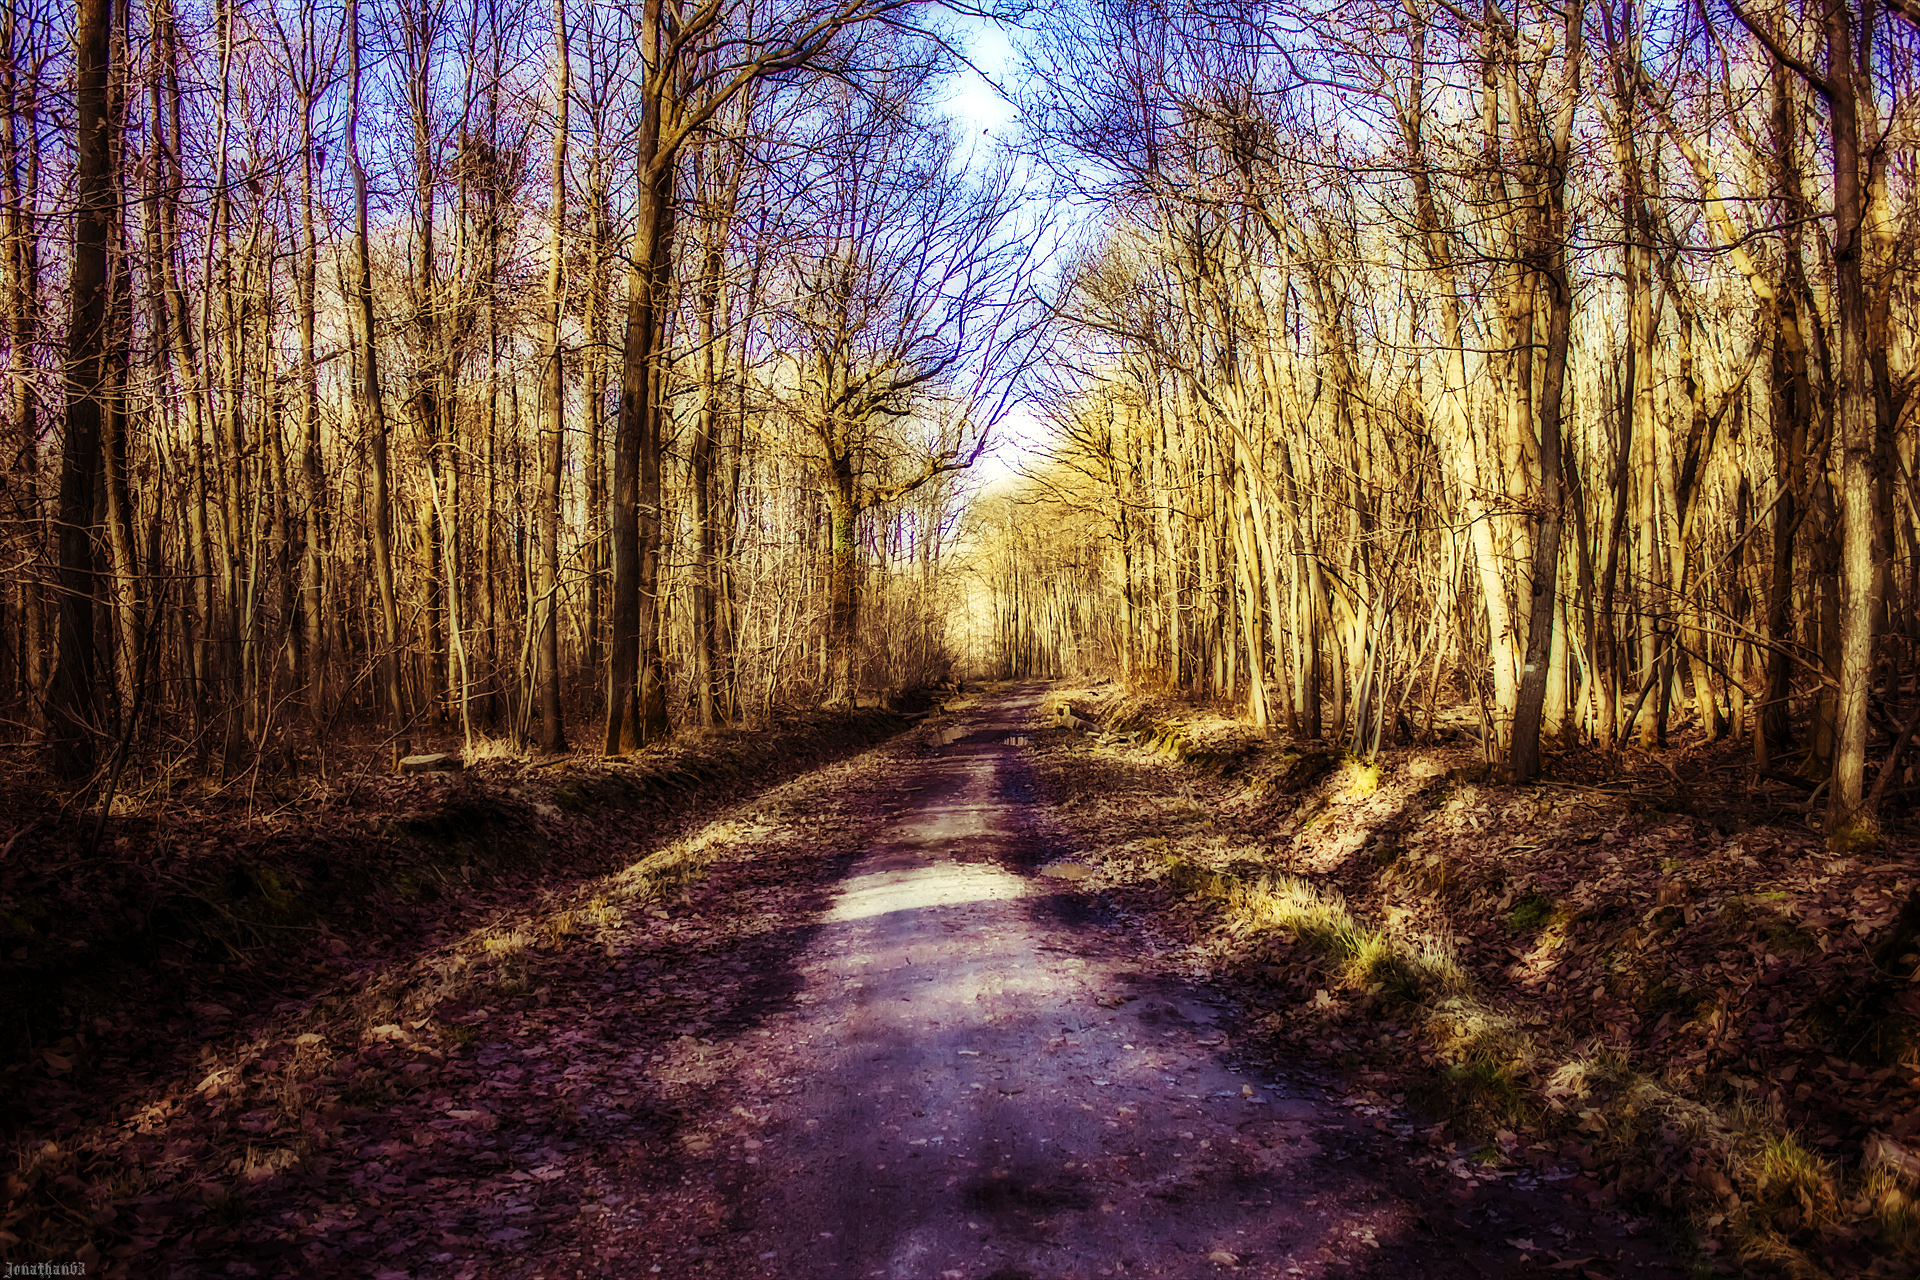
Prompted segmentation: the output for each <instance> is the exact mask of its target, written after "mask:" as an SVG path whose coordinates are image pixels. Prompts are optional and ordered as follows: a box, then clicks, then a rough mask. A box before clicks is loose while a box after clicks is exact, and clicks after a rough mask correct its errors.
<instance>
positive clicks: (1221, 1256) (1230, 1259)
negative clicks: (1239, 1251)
mask: <svg viewBox="0 0 1920 1280" xmlns="http://www.w3.org/2000/svg"><path fill="white" fill-rule="evenodd" d="M1207 1261H1208V1262H1217V1263H1219V1264H1220V1265H1221V1266H1223V1267H1232V1266H1238V1265H1239V1263H1240V1259H1238V1258H1236V1257H1234V1256H1233V1255H1232V1254H1230V1253H1228V1252H1227V1251H1226V1250H1225V1249H1215V1250H1214V1251H1213V1252H1212V1253H1210V1254H1208V1255H1207Z"/></svg>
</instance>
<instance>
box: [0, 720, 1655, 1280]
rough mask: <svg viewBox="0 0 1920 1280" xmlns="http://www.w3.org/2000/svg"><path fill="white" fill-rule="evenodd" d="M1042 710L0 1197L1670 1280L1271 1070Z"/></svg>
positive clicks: (778, 1243)
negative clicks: (1068, 827) (1105, 823)
mask: <svg viewBox="0 0 1920 1280" xmlns="http://www.w3.org/2000/svg"><path fill="white" fill-rule="evenodd" d="M1038 698H1039V690H1038V689H1037V688H1033V687H1028V688H1024V689H1019V690H1015V691H1014V692H1012V693H1011V694H1009V695H1005V696H1000V697H996V698H994V699H991V700H988V701H984V702H981V703H978V704H976V705H974V706H973V707H972V708H970V709H966V710H963V711H960V712H959V714H958V715H957V716H956V717H955V718H953V719H950V720H943V721H938V722H935V723H933V724H930V725H929V726H928V727H925V728H922V729H920V730H917V731H915V732H914V733H911V734H908V735H904V736H902V737H901V738H898V739H896V740H894V741H893V742H891V743H889V744H887V745H885V746H883V747H881V748H879V749H877V750H874V751H871V752H868V753H866V754H865V755H862V756H859V757H856V758H854V759H851V760H847V761H843V762H841V763H839V764H834V765H830V766H827V767H825V768H822V769H819V770H817V771H815V772H813V773H811V774H808V775H806V776H804V777H802V778H799V779H797V780H795V781H793V782H790V783H787V784H784V785H782V786H778V787H774V788H771V789H769V790H768V791H767V792H766V793H764V794H763V795H761V796H759V797H757V798H756V799H754V800H752V801H749V802H747V803H745V804H742V805H739V806H737V807H736V808H734V809H732V810H729V811H727V812H725V813H722V814H721V815H719V817H718V818H717V819H716V820H715V821H714V822H713V823H712V824H711V825H710V826H709V827H707V828H706V829H705V830H704V831H702V832H699V833H697V834H696V835H694V836H693V837H691V838H690V839H688V840H687V841H684V842H682V843H683V846H684V849H685V850H686V851H688V856H691V855H692V854H694V853H697V854H698V857H699V859H700V860H701V862H702V864H703V865H704V868H705V870H704V872H703V873H701V874H699V875H697V876H694V877H692V878H689V879H687V880H686V881H685V883H684V887H682V888H680V890H679V891H678V894H677V896H669V897H666V898H662V897H660V896H659V894H658V893H657V892H654V891H652V890H649V892H648V894H646V895H642V896H638V897H634V898H632V899H631V900H630V901H627V900H623V899H622V897H621V892H620V884H621V883H622V880H621V877H620V876H613V877H608V878H607V879H606V880H605V881H604V882H603V883H600V884H599V885H597V886H596V885H593V884H589V885H585V886H583V887H582V888H581V889H580V891H579V893H578V894H576V895H575V896H574V898H571V899H568V900H566V901H549V902H543V904H542V905H541V906H540V907H539V908H538V911H537V912H536V913H535V914H532V915H529V916H528V917H527V918H526V919H524V920H520V921H517V922H513V923H512V926H511V928H510V929H506V927H505V926H502V927H501V928H496V929H494V930H492V931H491V932H489V933H488V934H487V936H486V938H484V939H479V940H478V941H476V940H475V939H468V940H466V941H465V942H462V943H460V944H459V946H463V947H466V948H467V950H468V951H471V952H473V953H475V954H484V955H487V956H495V957H496V962H495V964H494V967H493V968H492V969H490V970H487V973H488V974H490V975H491V976H490V977H489V979H488V981H489V982H491V983H492V985H491V986H488V985H485V984H479V985H475V984H476V983H478V982H479V980H478V979H477V978H470V979H462V980H461V981H455V980H454V978H453V977H452V976H451V975H452V974H453V972H454V970H455V968H457V966H455V965H453V964H452V963H451V962H450V961H446V960H445V958H444V957H443V958H442V959H439V960H436V959H435V958H434V957H433V956H429V957H427V959H426V960H424V961H422V962H421V965H420V966H419V971H420V973H421V974H423V975H428V976H430V977H432V978H433V979H434V981H435V982H438V983H439V985H438V986H437V987H435V986H432V985H431V984H427V983H426V981H425V978H422V980H421V981H422V982H423V984H425V985H426V987H427V989H426V990H424V991H423V993H421V994H419V995H417V996H416V997H415V998H413V999H411V1001H410V1002H409V1003H408V1004H407V1006H406V1016H402V1017H400V1018H399V1019H398V1020H397V1021H395V1022H391V1023H381V1024H379V1025H364V1026H354V1027H352V1028H350V1029H343V1028H341V1027H339V1026H326V1027H318V1028H317V1029H315V1030H307V1029H305V1027H304V1026H303V1025H302V1024H301V1023H300V1022H299V1021H298V1019H297V1017H290V1018H289V1019H288V1021H286V1022H285V1023H284V1024H283V1025H278V1026H275V1027H271V1028H266V1029H258V1030H256V1031H253V1032H250V1033H249V1037H250V1038H248V1039H247V1040H246V1042H245V1043H244V1044H241V1043H233V1044H229V1045H227V1046H225V1047H224V1048H222V1049H221V1050H220V1051H219V1052H217V1053H216V1052H211V1051H210V1052H209V1053H208V1054H206V1055H203V1059H202V1061H201V1062H200V1063H199V1064H198V1065H197V1066H196V1067H195V1068H194V1070H193V1071H192V1072H191V1073H190V1074H188V1075H187V1076H185V1077H181V1078H162V1079H155V1080H153V1081H151V1082H149V1084H148V1085H147V1087H146V1092H145V1095H144V1098H143V1099H142V1100H141V1101H142V1103H143V1105H140V1106H129V1107H128V1108H127V1110H126V1111H125V1112H124V1113H123V1114H121V1115H118V1116H116V1117H115V1118H113V1119H112V1120H111V1121H110V1122H102V1123H100V1124H98V1125H96V1126H95V1127H94V1129H93V1131H91V1132H86V1133H74V1132H66V1133H63V1134H62V1135H61V1138H62V1143H63V1144H64V1145H61V1144H56V1145H55V1146H50V1147H48V1148H45V1149H43V1151H42V1152H41V1153H40V1154H39V1155H37V1156H36V1157H35V1159H36V1160H37V1161H38V1165H37V1174H36V1178H35V1179H30V1180H29V1181H32V1182H33V1185H34V1186H35V1187H37V1188H40V1189H42V1190H44V1189H46V1188H53V1189H54V1191H55V1192H57V1193H58V1194H62V1195H66V1196H67V1197H68V1198H69V1200H70V1201H71V1202H72V1203H76V1204H81V1205H85V1206H87V1213H88V1214H89V1215H91V1220H92V1221H93V1222H94V1223H95V1224H97V1225H96V1227H95V1231H96V1236H95V1238H96V1239H99V1240H102V1241H104V1244H103V1245H101V1246H100V1247H96V1246H94V1245H91V1244H90V1245H88V1246H87V1247H86V1248H85V1249H84V1250H83V1251H82V1252H81V1254H79V1255H77V1256H79V1257H80V1258H81V1260H83V1261H87V1262H88V1263H89V1265H93V1264H94V1263H99V1264H100V1265H101V1268H102V1269H103V1270H105V1271H106V1272H107V1273H108V1274H120V1275H133V1276H177V1277H186V1276H202V1275H208V1274H215V1275H218V1274H231V1275H242V1276H245V1275H287V1274H300V1275H302V1276H313V1277H323V1276H356V1277H365V1276H373V1277H375V1278H376V1280H401V1278H402V1277H447V1278H449V1280H476V1278H478V1277H488V1276H496V1275H508V1274H511V1275H515V1276H532V1277H549V1276H551V1277H558V1276H653V1275H663V1276H701V1277H736V1276H737V1277H748V1276H755V1277H758V1276H768V1277H777V1276H784V1277H822V1278H838V1277H847V1278H848V1280H852V1278H854V1277H901V1278H903V1280H904V1278H915V1280H917V1278H919V1277H927V1278H929V1280H932V1278H934V1277H938V1278H940V1280H958V1278H966V1280H1015V1278H1016V1277H1031V1278H1033V1280H1039V1278H1041V1277H1047V1278H1054V1277H1091V1276H1096V1275H1098V1276H1135V1275H1161V1276H1193V1275H1205V1274H1214V1273H1220V1274H1225V1273H1227V1272H1239V1273H1244V1274H1248V1275H1256V1276H1272V1277H1292V1276H1305V1277H1313V1276H1327V1275H1392V1274H1414V1275H1422V1276H1436V1277H1453V1276H1462V1277H1469V1276H1492V1275H1519V1274H1521V1273H1523V1272H1530V1271H1537V1270H1540V1269H1543V1268H1545V1269H1553V1270H1557V1271H1560V1272H1564V1273H1566V1274H1569V1275H1584V1276H1607V1277H1612V1276H1620V1275H1649V1276H1658V1275H1679V1274H1683V1270H1684V1269H1683V1268H1682V1267H1680V1266H1679V1265H1678V1264H1677V1263H1675V1262H1674V1261H1673V1260H1672V1259H1671V1257H1670V1256H1669V1255H1668V1254H1667V1253H1666V1252H1665V1250H1664V1249H1663V1247H1662V1245H1661V1242H1660V1237H1659V1232H1658V1231H1657V1230H1656V1229H1655V1228H1654V1226H1653V1224H1652V1223H1650V1222H1649V1221H1647V1220H1645V1219H1642V1218H1636V1217H1634V1216H1632V1215H1630V1214H1624V1213H1618V1212H1611V1211H1608V1210H1605V1209H1601V1208H1597V1207H1595V1206H1594V1205H1593V1204H1592V1203H1591V1197H1589V1196H1586V1195H1584V1194H1578V1193H1576V1191H1575V1189H1574V1187H1573V1186H1572V1185H1571V1184H1573V1183H1575V1182H1576V1181H1577V1180H1578V1175H1579V1170H1578V1168H1577V1167H1575V1166H1572V1165H1562V1164H1560V1163H1557V1162H1556V1161H1555V1159H1553V1158H1552V1157H1551V1156H1549V1155H1544V1154H1543V1155H1542V1156H1541V1157H1540V1158H1539V1159H1538V1160H1536V1161H1533V1162H1531V1163H1526V1162H1512V1161H1499V1162H1496V1163H1497V1164H1498V1165H1499V1166H1500V1167H1483V1166H1480V1165H1476V1164H1473V1163H1470V1162H1468V1161H1467V1160H1465V1159H1463V1158H1460V1157H1458V1156H1454V1155H1452V1153H1451V1152H1450V1151H1446V1150H1444V1149H1442V1150H1441V1153H1440V1154H1439V1155H1435V1154H1434V1151H1435V1148H1436V1146H1437V1145H1438V1144H1437V1143H1434V1142H1432V1141H1431V1137H1432V1135H1431V1133H1430V1132H1429V1131H1427V1130H1426V1129H1425V1128H1424V1126H1420V1125H1416V1124H1415V1123H1414V1122H1413V1121H1414V1119H1415V1118H1414V1117H1411V1116H1409V1115H1408V1114H1406V1113H1404V1112H1402V1111H1399V1110H1396V1109H1393V1108H1388V1107H1385V1106H1372V1105H1365V1104H1363V1103H1362V1102H1361V1100H1359V1099H1356V1098H1355V1097H1353V1096H1350V1095H1348V1093H1347V1091H1346V1089H1345V1088H1343V1087H1342V1086H1341V1085H1340V1083H1339V1082H1338V1080H1337V1078H1336V1077H1334V1076H1332V1075H1330V1074H1326V1073H1325V1072H1324V1071H1323V1069H1322V1068H1320V1067H1317V1066H1315V1065H1314V1063H1313V1062H1312V1060H1311V1059H1309V1058H1307V1057H1304V1056H1303V1057H1300V1058H1297V1059H1288V1060H1280V1061H1276V1060H1274V1058H1273V1056H1272V1053H1271V1050H1270V1048H1268V1047H1267V1046H1270V1044H1271V1041H1270V1040H1268V1039H1267V1038H1264V1037H1262V1036H1260V1035H1258V1034H1257V1033H1256V1031H1255V1029H1254V1028H1253V1027H1252V1026H1251V1025H1250V1023H1249V1020H1248V1018H1247V1017H1245V1016H1243V1003H1242V998H1241V995H1242V993H1240V992H1238V991H1237V990H1236V989H1235V988H1234V987H1233V986H1232V985H1231V984H1230V983H1227V982H1225V980H1222V981H1220V982H1213V981H1208V980H1203V979H1200V978H1197V977H1195V976H1193V975H1191V974H1183V972H1182V971H1181V966H1180V965H1179V964H1178V963H1175V962H1174V957H1176V956H1177V955H1178V954H1180V953H1181V952H1182V950H1183V949H1184V947H1185V946H1186V942H1185V940H1184V939H1181V938H1176V937H1174V936H1172V934H1171V933H1169V932H1168V924H1167V921H1165V920H1162V919H1160V918H1158V917H1157V916H1156V914H1155V913H1154V911H1153V910H1152V909H1151V908H1150V905H1149V904H1144V903H1143V902H1142V901H1141V900H1139V899H1138V898H1137V896H1136V897H1131V898H1128V897H1122V896H1120V895H1109V894H1106V893H1103V892H1100V891H1097V890H1090V889H1089V888H1088V885H1089V883H1098V882H1097V880H1095V881H1088V880H1087V875H1086V873H1087V869H1086V868H1084V867H1082V866H1081V865H1080V864H1079V863H1077V862H1076V861H1075V860H1074V859H1073V857H1072V856H1071V851H1070V849H1068V848H1067V838H1066V837H1065V836H1064V835H1063V834H1062V832H1061V831H1060V830H1058V829H1057V828H1054V827H1052V826H1050V825H1049V823H1048V821H1047V819H1046V816H1045V809H1044V806H1043V805H1042V804H1041V803H1039V800H1040V797H1039V796H1038V795H1037V794H1036V784H1035V782H1034V778H1033V775H1032V773H1031V765H1030V760H1029V752H1028V751H1027V750H1026V749H1025V735H1026V734H1028V733H1029V732H1030V731H1031V718H1032V716H1033V713H1034V711H1035V709H1036V704H1037V701H1038ZM483 943H484V944H486V945H484V946H483V945H482V944H483ZM496 943H497V944H498V945H494V944H496ZM455 950H457V948H456V947H455V945H454V944H449V945H448V947H447V948H446V949H445V954H446V955H447V956H451V955H453V954H454V952H455ZM462 954H464V952H463V953H462ZM416 1015H417V1016H416ZM76 1151H78V1152H86V1151H93V1152H96V1153H98V1152H102V1151H111V1152H112V1153H113V1155H114V1164H115V1165H117V1166H118V1168H117V1171H116V1170H114V1169H103V1168H102V1166H101V1164H100V1163H99V1162H98V1161H96V1162H94V1163H93V1164H88V1163H86V1161H84V1160H80V1159H78V1158H77V1157H74V1156H72V1155H71V1153H73V1152H76ZM63 1153H65V1154H63ZM62 1160H67V1161H69V1163H68V1164H67V1165H64V1166H63V1165H62V1164H61V1161H62ZM63 1170H64V1171H63ZM26 1187H27V1184H26V1183H25V1182H22V1181H21V1180H19V1179H17V1178H16V1179H11V1180H10V1182H9V1186H8V1195H9V1199H10V1210H15V1217H14V1218H13V1219H9V1221H11V1222H13V1223H14V1224H15V1225H14V1227H13V1229H14V1231H16V1232H19V1231H22V1230H23V1228H22V1226H21V1225H20V1222H21V1216H20V1215H21V1214H23V1213H24V1212H25V1210H16V1209H15V1206H16V1205H17V1204H21V1203H25V1201H23V1200H22V1199H21V1197H23V1196H25V1195H26ZM35 1194H40V1191H36V1192H35ZM50 1194H51V1193H50ZM10 1238H11V1237H8V1239H10ZM8 1239H0V1246H5V1250H6V1251H5V1257H6V1259H7V1260H8V1261H9V1262H25V1261H38V1260H47V1259H46V1253H45V1251H44V1250H41V1251H39V1252H37V1253H32V1255H31V1256H29V1253H30V1251H29V1250H27V1249H26V1247H25V1246H24V1245H20V1244H18V1242H17V1241H16V1242H15V1243H13V1244H9V1243H8ZM66 1256H67V1257H68V1258H72V1257H75V1256H76V1255H74V1254H71V1253H69V1254H67V1255H66ZM51 1260H54V1261H60V1260H62V1259H61V1258H58V1257H55V1258H52V1259H51Z"/></svg>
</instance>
